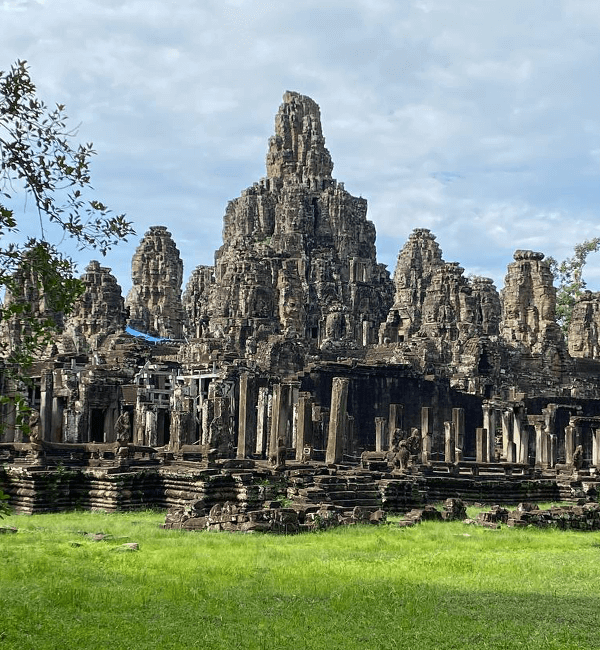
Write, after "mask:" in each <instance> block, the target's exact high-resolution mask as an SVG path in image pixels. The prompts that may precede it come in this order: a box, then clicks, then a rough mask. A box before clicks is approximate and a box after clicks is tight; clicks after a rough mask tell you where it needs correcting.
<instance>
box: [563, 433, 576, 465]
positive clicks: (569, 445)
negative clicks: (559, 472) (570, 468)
mask: <svg viewBox="0 0 600 650" xmlns="http://www.w3.org/2000/svg"><path fill="white" fill-rule="evenodd" d="M574 451H575V427H574V426H573V425H571V424H569V425H568V426H566V427H565V463H566V464H567V465H572V464H573V452H574Z"/></svg>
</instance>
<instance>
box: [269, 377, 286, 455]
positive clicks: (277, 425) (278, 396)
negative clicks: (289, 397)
mask: <svg viewBox="0 0 600 650" xmlns="http://www.w3.org/2000/svg"><path fill="white" fill-rule="evenodd" d="M282 402H283V389H282V385H281V384H275V385H274V386H273V397H272V398H271V436H270V438H269V449H268V452H267V457H269V458H270V457H271V456H273V455H274V454H275V453H276V452H277V441H278V439H279V438H283V439H284V440H285V424H286V422H285V414H284V412H283V411H284V406H283V404H282Z"/></svg>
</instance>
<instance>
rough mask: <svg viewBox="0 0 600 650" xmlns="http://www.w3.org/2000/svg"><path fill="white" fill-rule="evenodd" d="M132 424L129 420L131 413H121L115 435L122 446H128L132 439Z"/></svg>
mask: <svg viewBox="0 0 600 650" xmlns="http://www.w3.org/2000/svg"><path fill="white" fill-rule="evenodd" d="M130 436H131V426H130V420H129V413H128V412H127V411H125V412H124V413H121V415H119V417H118V419H117V421H116V423H115V437H116V440H117V442H118V443H119V444H120V446H122V447H123V446H127V444H128V443H129V441H130Z"/></svg>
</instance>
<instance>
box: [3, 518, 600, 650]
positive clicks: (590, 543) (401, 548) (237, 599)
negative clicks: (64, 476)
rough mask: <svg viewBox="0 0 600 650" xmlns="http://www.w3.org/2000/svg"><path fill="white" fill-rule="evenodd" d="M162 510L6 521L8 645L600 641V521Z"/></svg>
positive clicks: (569, 644)
mask: <svg viewBox="0 0 600 650" xmlns="http://www.w3.org/2000/svg"><path fill="white" fill-rule="evenodd" d="M161 521H163V515H162V514H160V513H154V512H144V513H139V512H138V513H128V514H103V513H89V512H77V513H67V514H59V515H56V514H53V515H34V516H29V517H28V516H11V517H8V518H7V519H5V520H3V521H2V522H1V524H0V525H11V526H15V527H17V528H18V529H19V532H18V533H17V534H6V535H1V536H0V550H1V553H0V598H1V600H2V616H1V617H0V648H2V649H3V650H9V649H13V648H15V649H16V648H19V650H26V649H29V648H31V649H33V648H35V649H36V650H42V649H45V648H66V649H71V648H73V649H77V650H79V649H88V648H102V649H104V648H111V650H118V649H121V648H123V649H127V650H130V649H135V648H144V649H151V648H207V649H211V648H223V649H227V650H231V649H233V648H250V649H254V648H257V649H259V648H273V649H274V648H277V649H280V648H298V649H309V648H319V649H322V648H326V649H328V650H333V649H337V648H344V650H348V649H354V648H372V649H385V648H411V649H414V648H428V649H429V648H503V649H506V648H561V649H565V648H567V649H568V648H578V649H581V648H597V647H599V646H600V626H598V615H599V614H598V613H599V612H600V595H599V594H598V584H600V534H597V533H578V532H570V531H556V530H534V529H519V530H514V529H508V528H505V527H503V528H502V529H500V530H489V529H483V528H476V527H471V526H465V525H464V524H461V523H424V524H422V525H420V526H418V527H416V528H408V529H398V528H396V527H394V526H393V525H391V526H384V527H368V526H358V527H352V528H343V529H335V530H330V531H327V532H322V533H314V534H304V535H297V536H290V537H283V536H280V537H273V536H266V535H232V534H227V533H185V532H181V531H164V530H161V529H159V528H158V524H159V523H160V522H161ZM78 531H88V532H92V533H96V532H104V533H108V534H110V535H112V536H113V538H111V539H108V540H106V541H100V542H94V541H92V540H91V539H90V538H88V537H84V536H83V535H81V534H80V532H78ZM124 542H138V543H139V545H140V550H139V551H132V552H118V550H117V548H118V547H119V546H120V545H121V544H123V543H124Z"/></svg>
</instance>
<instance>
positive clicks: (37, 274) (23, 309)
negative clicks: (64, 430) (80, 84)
mask: <svg viewBox="0 0 600 650" xmlns="http://www.w3.org/2000/svg"><path fill="white" fill-rule="evenodd" d="M76 134H77V129H73V128H69V127H68V126H67V116H66V114H65V107H64V106H63V105H61V104H57V105H56V107H55V108H49V107H48V106H46V104H45V103H44V102H43V101H41V100H40V99H39V98H38V97H37V95H36V88H35V85H34V84H33V82H32V80H31V77H30V75H29V68H28V66H27V63H26V62H25V61H17V62H16V63H15V64H14V65H13V66H12V67H11V68H10V70H9V71H7V72H4V71H0V291H3V292H4V294H5V295H4V303H3V305H2V311H1V313H0V322H4V323H5V326H4V330H5V332H6V331H7V325H10V326H12V328H13V333H14V332H15V330H16V331H17V334H18V336H17V343H18V344H17V345H13V346H12V347H11V346H8V345H7V343H6V340H5V341H4V344H3V345H4V350H3V356H4V359H5V372H6V370H7V369H8V371H9V373H11V376H13V377H15V376H16V377H18V378H22V377H24V376H25V374H26V370H27V367H28V366H29V365H30V364H31V362H32V360H33V359H34V358H35V355H36V354H37V352H38V351H39V350H41V349H42V348H43V347H44V346H46V345H47V343H48V342H49V340H50V339H51V337H52V336H53V334H54V333H55V331H56V329H57V327H59V326H60V322H61V318H60V316H61V315H63V314H67V313H68V312H69V311H70V309H71V308H72V306H73V304H74V302H75V300H76V299H77V298H78V297H79V296H80V295H81V293H82V290H83V287H82V284H81V282H80V281H79V280H78V279H77V278H76V277H75V273H76V270H77V269H76V266H75V264H74V262H73V260H72V259H71V258H70V257H69V256H68V255H66V254H64V253H63V252H61V250H59V248H58V247H57V245H56V244H54V243H52V242H51V241H50V233H51V232H57V233H58V235H59V237H58V238H59V245H62V240H63V239H64V237H65V235H67V236H68V237H69V238H71V239H72V240H74V241H75V242H76V244H77V246H78V247H79V249H83V248H91V249H97V250H98V251H99V252H100V253H102V254H103V255H105V254H106V252H107V251H108V250H109V248H110V247H111V246H113V245H114V244H116V243H118V242H120V241H123V240H125V239H126V238H127V236H129V235H131V234H134V230H133V228H132V227H131V223H130V222H129V221H127V220H126V219H125V216H124V215H122V214H120V215H115V214H113V213H112V212H111V211H110V210H109V209H108V208H107V207H106V206H105V205H104V204H103V203H102V202H100V201H98V200H97V199H95V198H91V197H89V196H88V194H89V192H90V190H92V189H93V188H92V186H91V177H90V160H91V158H92V156H93V155H94V154H95V151H94V149H93V146H92V144H74V143H73V138H74V137H75V136H76ZM16 200H20V201H21V202H22V205H25V206H27V211H26V212H25V213H24V216H22V217H19V218H17V215H16V212H15V209H14V207H12V206H13V205H14V203H15V201H16ZM19 219H21V221H22V222H23V220H25V219H26V220H29V221H31V219H34V220H36V222H37V224H38V225H37V230H38V231H39V234H38V235H37V236H35V237H31V236H28V237H24V236H23V235H22V234H21V232H20V231H22V229H23V228H19ZM23 225H25V224H24V223H22V224H21V226H23ZM28 225H31V224H28ZM63 247H64V246H63ZM24 287H25V288H24ZM5 338H6V337H5ZM3 399H4V401H5V402H6V400H7V399H13V398H7V397H6V396H4V398H3Z"/></svg>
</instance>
